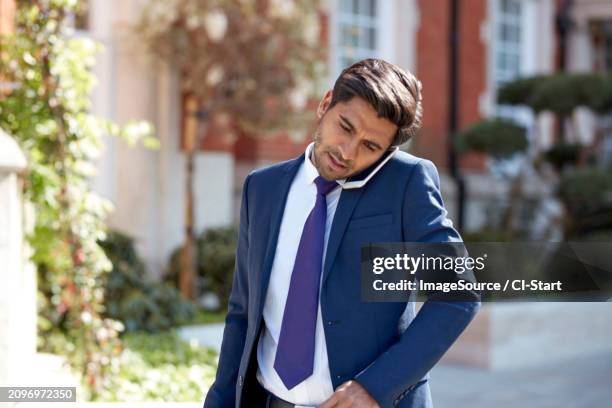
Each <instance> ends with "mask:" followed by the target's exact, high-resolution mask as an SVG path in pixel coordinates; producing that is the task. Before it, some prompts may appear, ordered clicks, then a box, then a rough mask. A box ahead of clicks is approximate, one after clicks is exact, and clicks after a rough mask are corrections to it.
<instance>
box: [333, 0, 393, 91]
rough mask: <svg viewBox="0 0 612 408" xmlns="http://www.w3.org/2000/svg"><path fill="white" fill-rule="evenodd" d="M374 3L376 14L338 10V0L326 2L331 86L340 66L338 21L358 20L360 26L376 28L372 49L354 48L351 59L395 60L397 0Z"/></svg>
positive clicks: (340, 69)
mask: <svg viewBox="0 0 612 408" xmlns="http://www.w3.org/2000/svg"><path fill="white" fill-rule="evenodd" d="M374 1H376V2H377V4H376V7H377V9H376V17H374V18H372V17H369V16H358V15H354V14H352V13H346V12H341V11H340V2H341V0H330V1H329V12H330V19H329V24H330V30H329V33H330V36H329V43H330V44H329V46H330V47H329V49H330V53H329V58H330V59H329V67H330V70H329V72H330V78H329V82H330V87H331V85H333V81H335V79H336V78H337V77H338V75H339V74H340V72H341V71H342V69H343V68H344V67H343V66H342V65H341V59H342V57H343V56H344V55H343V54H342V50H341V49H340V35H341V34H342V33H341V32H340V24H342V23H351V22H353V23H357V24H359V25H362V26H364V27H365V26H368V27H372V28H374V29H375V30H376V41H375V46H374V49H373V50H370V49H367V48H354V58H356V59H362V58H370V57H372V58H382V59H385V60H388V61H392V60H393V59H394V50H395V44H396V43H395V41H396V38H395V35H394V32H395V20H396V13H395V11H396V0H374Z"/></svg>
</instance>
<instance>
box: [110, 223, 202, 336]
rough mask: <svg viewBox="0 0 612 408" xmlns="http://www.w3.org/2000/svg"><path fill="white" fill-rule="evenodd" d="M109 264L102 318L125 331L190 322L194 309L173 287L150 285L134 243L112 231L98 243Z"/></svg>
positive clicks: (165, 284)
mask: <svg viewBox="0 0 612 408" xmlns="http://www.w3.org/2000/svg"><path fill="white" fill-rule="evenodd" d="M100 244H101V246H102V248H103V249H104V251H105V252H106V255H107V256H108V258H109V259H110V261H111V263H112V264H113V269H112V271H111V272H110V273H109V274H108V275H107V276H106V281H105V286H106V302H105V306H106V314H107V315H108V316H110V317H113V318H116V319H118V320H121V321H122V322H123V323H124V324H125V327H126V329H127V330H130V331H134V330H145V331H148V332H157V331H161V330H165V329H168V328H170V327H172V326H176V325H178V324H181V323H183V322H186V321H188V320H190V319H192V318H193V317H194V316H195V312H196V307H195V305H194V304H193V303H191V302H189V301H188V300H186V299H184V298H183V297H182V296H181V294H180V292H179V291H177V290H176V289H175V288H174V287H172V286H171V285H169V284H167V283H163V282H154V281H152V280H151V279H150V278H149V277H148V276H147V274H146V270H145V265H144V263H143V261H142V259H141V258H140V257H139V256H138V254H137V253H136V249H135V247H134V239H133V238H131V237H129V236H128V235H125V234H123V233H120V232H118V231H112V232H110V233H109V235H108V238H107V239H106V240H105V241H103V242H101V243H100Z"/></svg>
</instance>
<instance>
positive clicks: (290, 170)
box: [258, 154, 305, 315]
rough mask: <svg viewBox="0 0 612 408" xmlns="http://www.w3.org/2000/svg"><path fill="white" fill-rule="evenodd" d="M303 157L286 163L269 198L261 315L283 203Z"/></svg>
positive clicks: (260, 306) (262, 276)
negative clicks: (270, 204) (276, 186)
mask: <svg viewBox="0 0 612 408" xmlns="http://www.w3.org/2000/svg"><path fill="white" fill-rule="evenodd" d="M304 157H305V155H304V154H302V155H301V156H299V157H297V158H296V159H294V160H292V161H290V162H289V163H288V164H287V167H286V168H285V170H284V172H283V175H282V177H281V179H280V180H279V182H278V188H276V189H274V192H273V195H274V197H272V199H271V200H270V202H272V203H275V204H274V208H273V209H272V211H271V213H270V229H269V234H268V242H267V244H266V252H265V256H264V263H263V269H262V275H261V284H260V286H259V291H260V292H259V297H258V299H259V301H260V302H259V309H258V310H259V315H261V312H262V310H263V306H264V303H265V302H264V300H265V296H266V291H267V289H268V283H269V281H270V274H271V273H272V264H273V262H274V255H275V253H276V245H277V243H278V234H279V231H280V225H281V222H282V220H283V213H284V211H285V204H286V203H287V196H288V195H289V188H291V182H292V181H293V179H294V178H295V174H296V173H297V171H298V169H299V168H300V164H302V162H303V160H304Z"/></svg>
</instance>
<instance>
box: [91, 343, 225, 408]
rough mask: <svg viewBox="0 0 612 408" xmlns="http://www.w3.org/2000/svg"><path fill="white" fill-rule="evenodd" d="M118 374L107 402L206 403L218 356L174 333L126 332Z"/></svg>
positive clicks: (106, 394) (106, 393) (105, 393)
mask: <svg viewBox="0 0 612 408" xmlns="http://www.w3.org/2000/svg"><path fill="white" fill-rule="evenodd" d="M122 341H123V344H124V346H125V349H124V350H123V353H122V354H121V358H120V359H119V361H118V365H117V374H116V375H115V376H114V377H113V378H112V380H111V383H110V386H109V387H108V388H107V389H105V390H104V391H103V392H102V395H101V398H100V399H101V400H104V401H117V402H126V401H172V402H191V401H202V400H203V396H204V394H205V393H206V390H207V389H208V388H210V386H211V385H212V383H213V381H214V378H215V372H216V369H217V361H218V355H217V353H216V352H215V351H214V350H212V349H209V348H204V347H200V346H198V345H197V344H189V343H187V342H185V341H183V340H181V339H180V338H179V337H178V335H177V334H176V333H175V332H173V331H169V332H163V333H158V334H150V333H138V332H134V333H126V334H125V335H123V336H122Z"/></svg>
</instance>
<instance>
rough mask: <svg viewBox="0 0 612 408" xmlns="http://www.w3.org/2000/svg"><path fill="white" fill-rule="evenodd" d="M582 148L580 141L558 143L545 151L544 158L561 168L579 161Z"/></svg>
mask: <svg viewBox="0 0 612 408" xmlns="http://www.w3.org/2000/svg"><path fill="white" fill-rule="evenodd" d="M581 148H582V146H581V145H580V144H579V143H557V144H555V145H553V146H552V147H551V148H550V149H548V150H547V151H546V152H544V159H545V160H546V161H548V162H549V163H551V164H552V165H554V166H555V167H556V168H557V169H559V170H560V169H562V168H563V167H564V166H565V165H566V164H575V163H576V162H577V161H578V158H579V156H580V150H581Z"/></svg>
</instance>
